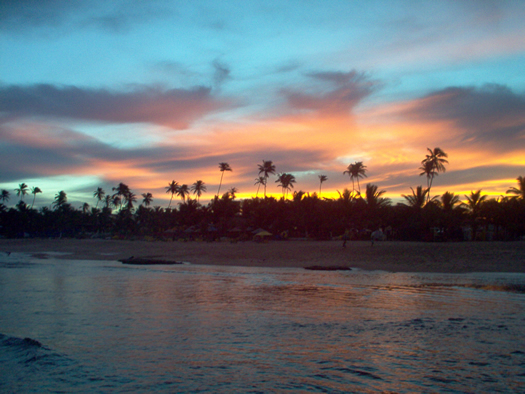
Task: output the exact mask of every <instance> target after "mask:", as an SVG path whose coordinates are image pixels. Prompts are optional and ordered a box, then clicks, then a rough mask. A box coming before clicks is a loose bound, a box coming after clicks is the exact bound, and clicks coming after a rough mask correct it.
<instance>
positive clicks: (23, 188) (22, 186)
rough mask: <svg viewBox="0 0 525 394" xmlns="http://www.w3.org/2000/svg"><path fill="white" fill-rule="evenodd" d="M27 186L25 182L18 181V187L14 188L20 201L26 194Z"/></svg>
mask: <svg viewBox="0 0 525 394" xmlns="http://www.w3.org/2000/svg"><path fill="white" fill-rule="evenodd" d="M27 188H28V186H27V185H26V184H25V183H20V184H19V185H18V189H15V192H16V195H17V196H19V197H20V201H22V200H23V199H24V196H25V195H26V194H27Z"/></svg>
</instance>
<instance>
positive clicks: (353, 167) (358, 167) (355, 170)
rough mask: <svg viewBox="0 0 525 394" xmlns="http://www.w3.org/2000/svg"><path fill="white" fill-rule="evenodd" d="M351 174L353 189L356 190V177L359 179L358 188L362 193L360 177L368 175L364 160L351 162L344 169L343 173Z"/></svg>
mask: <svg viewBox="0 0 525 394" xmlns="http://www.w3.org/2000/svg"><path fill="white" fill-rule="evenodd" d="M344 174H348V175H350V179H351V180H352V190H353V191H355V185H354V179H355V180H357V189H358V192H359V194H361V186H360V185H359V178H363V177H366V176H367V175H366V166H365V165H363V162H362V161H356V162H355V163H354V164H349V165H348V167H347V168H346V171H343V175H344Z"/></svg>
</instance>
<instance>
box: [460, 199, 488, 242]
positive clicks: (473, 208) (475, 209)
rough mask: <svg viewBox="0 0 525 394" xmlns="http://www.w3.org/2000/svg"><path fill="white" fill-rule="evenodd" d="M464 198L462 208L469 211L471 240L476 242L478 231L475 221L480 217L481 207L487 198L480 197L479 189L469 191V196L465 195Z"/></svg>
mask: <svg viewBox="0 0 525 394" xmlns="http://www.w3.org/2000/svg"><path fill="white" fill-rule="evenodd" d="M465 198H466V199H467V202H466V203H463V206H464V207H465V208H467V210H468V211H469V216H470V220H471V226H472V239H473V240H476V239H477V237H476V234H477V230H478V222H477V220H478V218H479V217H480V212H481V206H482V205H483V203H484V202H485V200H486V199H487V196H486V195H485V196H482V195H481V189H479V190H477V191H471V192H470V196H468V195H465Z"/></svg>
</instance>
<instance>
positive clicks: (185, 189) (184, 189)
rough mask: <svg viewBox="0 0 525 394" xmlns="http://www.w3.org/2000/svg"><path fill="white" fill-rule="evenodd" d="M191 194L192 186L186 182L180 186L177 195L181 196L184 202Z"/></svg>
mask: <svg viewBox="0 0 525 394" xmlns="http://www.w3.org/2000/svg"><path fill="white" fill-rule="evenodd" d="M189 194H190V188H189V187H188V185H186V184H184V185H180V186H179V190H178V191H177V196H179V197H180V198H181V200H182V201H183V202H184V201H186V196H188V195H189Z"/></svg>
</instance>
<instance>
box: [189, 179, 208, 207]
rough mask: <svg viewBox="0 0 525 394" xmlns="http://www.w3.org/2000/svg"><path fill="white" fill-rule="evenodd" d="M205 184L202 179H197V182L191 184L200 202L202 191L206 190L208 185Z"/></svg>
mask: <svg viewBox="0 0 525 394" xmlns="http://www.w3.org/2000/svg"><path fill="white" fill-rule="evenodd" d="M204 185H205V184H204V182H203V181H201V180H198V181H195V183H194V184H193V185H191V191H192V192H193V194H196V195H197V202H199V200H200V197H201V196H202V193H204V192H206V186H204Z"/></svg>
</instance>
